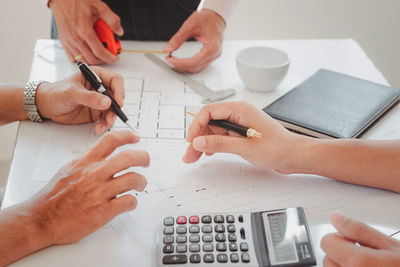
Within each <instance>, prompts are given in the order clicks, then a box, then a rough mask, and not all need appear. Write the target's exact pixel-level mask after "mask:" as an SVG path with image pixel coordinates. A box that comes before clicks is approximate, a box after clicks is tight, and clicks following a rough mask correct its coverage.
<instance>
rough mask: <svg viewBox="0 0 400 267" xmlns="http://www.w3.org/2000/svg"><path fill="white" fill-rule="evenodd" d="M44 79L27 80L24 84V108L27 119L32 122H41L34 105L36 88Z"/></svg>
mask: <svg viewBox="0 0 400 267" xmlns="http://www.w3.org/2000/svg"><path fill="white" fill-rule="evenodd" d="M43 82H45V81H29V82H27V83H26V85H25V91H24V109H25V111H26V113H27V114H28V116H29V119H30V120H31V121H34V122H43V119H42V117H41V116H40V114H39V112H38V109H37V106H36V89H37V88H38V86H39V85H40V84H41V83H43Z"/></svg>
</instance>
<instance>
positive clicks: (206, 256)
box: [203, 254, 214, 263]
mask: <svg viewBox="0 0 400 267" xmlns="http://www.w3.org/2000/svg"><path fill="white" fill-rule="evenodd" d="M203 261H204V262H206V263H212V262H214V255H213V254H204V256H203Z"/></svg>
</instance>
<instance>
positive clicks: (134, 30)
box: [51, 0, 200, 41]
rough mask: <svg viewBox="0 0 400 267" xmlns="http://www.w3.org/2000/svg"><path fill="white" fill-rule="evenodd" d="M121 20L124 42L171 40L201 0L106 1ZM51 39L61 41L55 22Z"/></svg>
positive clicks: (53, 22) (53, 21) (53, 20)
mask: <svg viewBox="0 0 400 267" xmlns="http://www.w3.org/2000/svg"><path fill="white" fill-rule="evenodd" d="M103 1H104V2H105V3H106V4H107V5H108V6H109V7H110V8H111V10H113V11H114V12H115V13H116V14H117V15H119V16H120V18H121V24H122V27H123V28H124V32H125V33H124V36H122V38H121V39H122V40H143V41H144V40H153V41H167V40H169V39H170V38H171V37H172V36H173V35H174V34H175V33H176V32H177V31H178V29H179V28H180V27H181V25H182V24H183V22H184V21H185V20H186V19H187V18H188V17H189V16H190V14H192V13H193V12H194V11H195V10H196V9H197V6H198V5H199V3H200V0H103ZM51 37H52V38H53V39H58V31H57V26H56V23H55V19H54V17H53V19H52V29H51Z"/></svg>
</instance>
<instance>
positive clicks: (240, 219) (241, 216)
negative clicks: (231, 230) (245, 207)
mask: <svg viewBox="0 0 400 267" xmlns="http://www.w3.org/2000/svg"><path fill="white" fill-rule="evenodd" d="M238 221H239V222H241V223H242V222H243V215H239V217H238Z"/></svg>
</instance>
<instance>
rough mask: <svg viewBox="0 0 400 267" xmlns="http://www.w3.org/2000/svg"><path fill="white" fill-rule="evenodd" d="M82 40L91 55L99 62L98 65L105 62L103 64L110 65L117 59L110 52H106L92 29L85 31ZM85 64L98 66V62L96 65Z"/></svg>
mask: <svg viewBox="0 0 400 267" xmlns="http://www.w3.org/2000/svg"><path fill="white" fill-rule="evenodd" d="M84 38H85V40H86V43H87V45H88V47H89V48H90V50H91V51H92V53H93V55H94V56H95V57H97V58H98V59H100V60H101V62H100V63H103V62H105V63H108V64H110V63H113V62H115V61H117V60H118V59H119V58H118V56H116V55H113V54H111V52H110V51H108V50H107V49H106V48H105V47H104V46H103V44H102V43H101V42H100V40H99V38H98V37H97V35H96V32H95V31H94V29H93V28H90V29H88V30H87V31H85V35H84ZM87 63H89V64H100V63H99V62H97V63H91V62H87Z"/></svg>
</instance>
